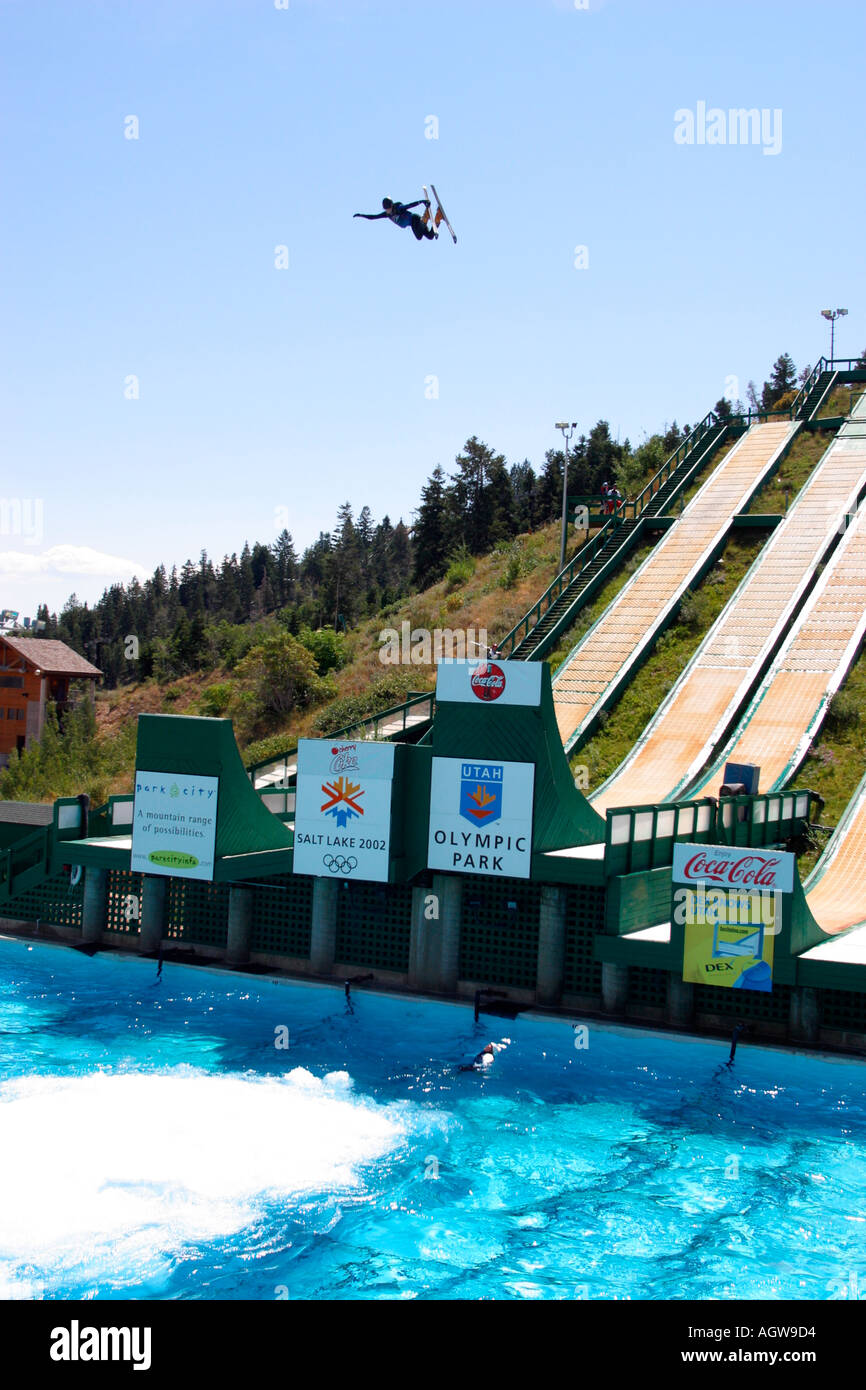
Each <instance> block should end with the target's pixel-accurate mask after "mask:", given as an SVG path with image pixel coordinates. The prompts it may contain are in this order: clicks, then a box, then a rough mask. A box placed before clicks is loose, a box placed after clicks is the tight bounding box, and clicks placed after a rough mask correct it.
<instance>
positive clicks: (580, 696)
mask: <svg viewBox="0 0 866 1390" xmlns="http://www.w3.org/2000/svg"><path fill="white" fill-rule="evenodd" d="M799 428H800V425H799V422H797V421H794V422H791V421H788V420H782V421H773V422H768V423H766V424H755V425H752V426H751V428H750V429H749V430H748V431H747V432H746V434H744V435H743V437H742V439H740V440H739V442H738V443H737V444H736V445H735V446H734V448H733V449H732V450H731V451H730V453H729V454H727V455H726V457H725V458H724V459H723V460H722V462H721V463H720V464H719V465H718V467H717V468H716V469H715V470H714V472H713V473H711V475H710V477H709V478H708V479H707V481H706V482H705V483H704V485H703V487H701V488H700V490H699V491H698V492H697V493H696V494H695V496H694V497H693V498H692V500H691V502H690V503H689V505H688V506H687V507H686V509H685V511H684V512H683V514H682V516H681V517H680V518H679V520H678V521H677V522H676V524H675V525H674V526H672V527H671V529H670V531H669V532H668V533H667V535H666V536H664V537H663V539H662V540H660V541H659V543H658V545H657V546H656V547H655V548H654V550H653V551H652V554H650V555H649V556H648V557H647V559H646V560H645V561H644V563H643V564H642V565H641V567H640V568H639V569H638V570H637V572H636V573H635V574H634V575H633V576H632V578H631V579H630V580H629V582H628V583H627V584H626V585H625V587H624V588H623V589H621V590H620V592H619V594H617V596H616V598H615V599H614V600H613V602H612V603H611V604H610V606H609V607H608V608H607V609H606V610H605V612H604V613H603V614H602V616H601V617H600V618H599V620H598V622H597V623H595V624H594V626H593V627H591V628H590V630H589V632H588V633H587V634H586V636H585V637H584V638H583V639H582V641H581V642H579V643H578V645H577V646H576V647H575V649H574V651H573V652H572V654H571V656H570V657H569V658H568V660H567V661H566V662H565V664H564V665H563V666H562V667H561V669H560V670H559V671H558V672H557V675H556V678H555V681H554V687H553V698H554V705H555V707H556V720H557V725H558V727H559V732H560V736H561V738H562V742H563V745H564V747H565V751H566V752H568V751H569V750H570V749H571V748H572V747H573V746H574V744H575V743H576V742H577V740H578V739H579V738H580V736H581V735H582V734H583V733H584V731H585V730H586V729H587V728H588V726H589V724H590V723H591V722H592V720H593V719H594V718H595V717H596V715H597V714H598V713H599V711H600V709H601V708H602V706H603V704H604V703H605V702H606V700H609V699H610V697H611V694H612V692H615V691H618V690H619V689H621V688H622V687H623V686H624V685H625V684H626V683H627V682H628V681H629V680H630V679H631V677H632V675H633V673H634V670H635V669H636V667H637V666H638V665H639V664H640V662H641V661H642V660H643V658H644V657H645V655H646V653H647V651H648V650H649V649H650V648H651V647H652V645H653V643H654V642H655V640H656V638H657V637H658V635H659V633H660V632H661V631H663V629H664V627H665V625H666V623H667V622H669V621H670V618H671V616H672V614H673V612H674V609H675V607H676V605H677V604H678V603H679V601H680V599H681V598H682V596H683V594H684V593H685V592H686V590H687V589H688V588H690V587H691V585H692V584H694V583H695V582H696V581H697V580H698V578H699V577H700V575H701V574H702V572H703V571H704V570H705V568H706V567H707V565H708V564H709V563H710V561H711V560H712V557H713V555H714V554H715V553H716V552H717V551H718V550H719V549H720V548H721V546H722V543H723V542H724V540H725V537H726V535H727V533H728V531H729V530H730V527H731V522H732V518H733V517H734V515H735V514H736V513H737V512H742V511H744V510H745V509H746V507H747V506H748V505H749V502H750V501H751V499H752V498H753V497H754V495H755V493H756V492H757V491H758V490H759V488H760V487H761V485H762V483H763V482H764V481H765V479H766V478H767V476H768V475H769V474H770V473H771V472H772V471H773V469H774V467H775V466H776V464H777V463H778V461H779V459H780V458H781V456H782V455H783V454H784V452H785V451H786V450H787V448H788V447H789V445H790V444H791V442H792V440H793V438H794V435H795V434H796V432H797V430H798V429H799ZM657 790H658V789H657ZM628 795H629V794H628V793H627V792H626V793H625V795H624V796H621V795H620V794H619V792H617V793H616V795H615V796H614V798H613V800H608V799H607V798H606V797H605V798H604V799H603V803H601V804H599V805H598V806H597V809H599V810H601V809H603V806H605V805H608V804H609V805H613V804H617V805H623V804H624V801H625V800H628ZM662 796H663V793H661V792H659V793H658V794H657V795H655V796H653V797H652V798H651V799H653V800H656V801H659V800H661V799H662ZM643 799H647V798H643Z"/></svg>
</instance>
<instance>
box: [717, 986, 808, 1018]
mask: <svg viewBox="0 0 866 1390" xmlns="http://www.w3.org/2000/svg"><path fill="white" fill-rule="evenodd" d="M695 1010H696V1012H697V1013H699V1014H725V1015H726V1016H727V1017H730V1016H734V1017H736V1018H744V1019H747V1020H748V1019H750V1018H753V1019H755V1020H760V1021H761V1022H764V1023H782V1024H785V1025H786V1026H787V1023H788V1017H789V1014H790V1010H791V986H790V985H773V988H772V991H771V992H770V993H769V994H765V993H764V992H763V991H762V990H759V989H720V988H718V987H716V988H714V987H713V986H712V985H695Z"/></svg>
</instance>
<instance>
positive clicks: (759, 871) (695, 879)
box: [672, 844, 794, 893]
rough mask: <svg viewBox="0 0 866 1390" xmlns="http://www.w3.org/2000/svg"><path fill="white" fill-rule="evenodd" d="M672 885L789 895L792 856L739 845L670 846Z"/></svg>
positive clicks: (792, 887) (792, 869)
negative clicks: (708, 886) (672, 854)
mask: <svg viewBox="0 0 866 1390" xmlns="http://www.w3.org/2000/svg"><path fill="white" fill-rule="evenodd" d="M672 878H673V882H674V883H695V884H697V883H704V884H712V885H713V886H714V887H717V888H727V889H736V890H737V891H739V892H743V891H745V892H749V893H756V892H764V893H791V892H793V890H794V855H793V854H786V853H784V852H783V851H781V850H765V849H748V848H746V847H745V846H743V845H693V844H688V845H686V844H677V845H674V860H673V870H672Z"/></svg>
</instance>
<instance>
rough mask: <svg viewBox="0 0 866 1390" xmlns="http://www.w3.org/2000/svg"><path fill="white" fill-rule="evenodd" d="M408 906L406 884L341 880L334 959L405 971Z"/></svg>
mask: <svg viewBox="0 0 866 1390" xmlns="http://www.w3.org/2000/svg"><path fill="white" fill-rule="evenodd" d="M411 910H412V889H411V888H410V887H409V886H408V885H404V884H399V885H398V884H390V885H386V884H379V883H350V882H346V883H344V884H342V886H341V888H340V891H339V894H338V896H337V960H338V961H345V962H348V963H350V964H352V965H367V966H369V967H370V969H372V970H399V971H400V973H401V974H405V972H406V971H407V970H408V969H409V931H410V916H411Z"/></svg>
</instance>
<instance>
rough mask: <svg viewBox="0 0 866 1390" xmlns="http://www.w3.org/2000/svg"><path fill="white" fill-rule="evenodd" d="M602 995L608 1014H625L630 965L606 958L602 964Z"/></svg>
mask: <svg viewBox="0 0 866 1390" xmlns="http://www.w3.org/2000/svg"><path fill="white" fill-rule="evenodd" d="M601 997H602V1000H603V1003H604V1011H605V1013H606V1014H624V1013H625V1005H626V1000H627V999H628V966H627V965H615V964H614V962H613V961H610V960H606V961H603V962H602V966H601Z"/></svg>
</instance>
